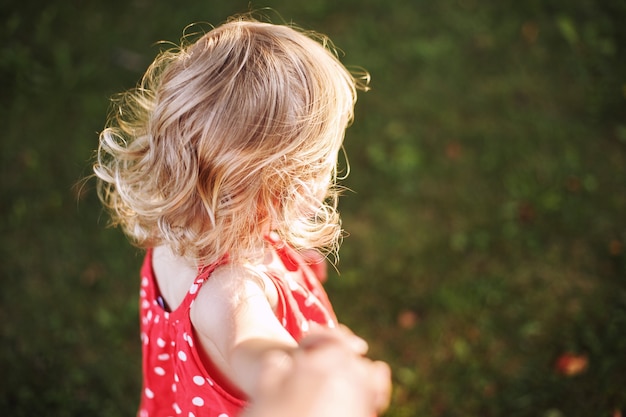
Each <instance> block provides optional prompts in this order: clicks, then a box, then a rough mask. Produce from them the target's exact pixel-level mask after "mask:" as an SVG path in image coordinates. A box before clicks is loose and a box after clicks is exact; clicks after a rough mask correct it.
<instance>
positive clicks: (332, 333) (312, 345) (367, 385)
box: [245, 329, 391, 417]
mask: <svg viewBox="0 0 626 417" xmlns="http://www.w3.org/2000/svg"><path fill="white" fill-rule="evenodd" d="M365 350H367V344H366V343H365V342H364V341H363V340H362V339H360V338H358V337H356V336H354V335H353V334H352V333H350V332H348V331H347V330H345V329H344V330H337V329H334V330H328V329H326V330H321V329H320V330H315V331H314V332H312V333H311V334H310V335H308V336H307V337H305V338H304V339H303V340H302V342H301V343H300V346H299V347H298V348H297V349H296V350H295V351H294V352H293V353H292V354H291V355H289V354H286V353H284V354H283V353H280V352H273V353H271V354H269V355H267V356H266V358H265V359H266V360H265V363H264V366H263V368H262V369H263V370H262V372H261V378H260V381H259V385H258V389H257V391H256V393H255V395H254V396H253V398H252V408H251V409H250V410H249V411H248V413H247V414H245V416H246V417H265V416H273V417H291V416H300V417H309V416H311V417H313V416H315V417H317V416H325V417H335V416H341V417H344V416H351V417H371V416H372V415H373V414H375V413H378V412H382V411H384V410H385V409H386V408H387V406H388V405H389V397H390V393H391V373H390V370H389V366H388V365H387V364H385V363H383V362H373V361H371V360H369V359H367V358H364V357H363V356H361V355H362V353H364V351H365Z"/></svg>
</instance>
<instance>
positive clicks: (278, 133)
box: [94, 18, 358, 262]
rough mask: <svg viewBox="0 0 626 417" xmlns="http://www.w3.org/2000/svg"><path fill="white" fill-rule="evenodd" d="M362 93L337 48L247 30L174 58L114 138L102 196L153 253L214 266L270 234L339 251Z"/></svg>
mask: <svg viewBox="0 0 626 417" xmlns="http://www.w3.org/2000/svg"><path fill="white" fill-rule="evenodd" d="M357 84H358V83H357V82H356V81H355V79H354V78H353V77H352V76H351V74H350V73H349V72H348V71H347V70H346V69H345V68H344V66H343V65H341V63H340V62H339V61H338V60H337V58H336V56H335V55H334V51H333V50H331V49H329V41H328V40H327V39H326V38H324V37H322V36H320V35H314V34H308V35H307V34H304V33H303V32H300V31H298V30H295V29H293V28H291V27H287V26H279V25H272V24H268V23H260V22H256V21H252V20H250V19H242V18H239V19H236V20H231V21H229V22H228V23H226V24H224V25H222V26H220V27H217V28H216V29H213V30H211V31H210V32H208V33H207V34H205V35H204V36H202V37H201V38H200V39H198V40H197V41H196V42H194V43H192V44H189V45H183V46H182V47H181V48H180V49H177V50H175V51H167V52H164V53H161V54H160V55H159V57H157V59H156V60H155V61H154V62H153V64H152V65H151V66H150V68H149V69H148V71H147V73H146V74H145V76H144V78H143V80H142V82H141V84H140V85H139V86H138V87H137V88H136V89H135V90H132V91H130V92H127V93H125V94H124V95H122V96H121V98H120V100H119V101H118V106H117V107H116V108H115V112H114V113H112V114H111V118H110V121H109V126H108V127H107V128H106V129H105V130H104V131H103V132H102V134H101V137H100V148H99V151H98V161H97V163H96V165H95V167H94V170H95V172H96V175H97V176H98V177H99V179H100V189H99V191H100V197H101V199H102V200H103V202H104V203H105V205H107V207H109V208H110V209H111V211H112V213H113V219H114V222H115V223H116V224H120V225H122V226H123V228H124V230H125V231H126V233H127V234H128V235H129V236H130V237H131V238H132V239H133V241H134V242H135V243H137V244H138V245H140V246H152V245H159V244H167V245H169V246H171V247H172V249H174V250H175V251H176V252H177V253H179V254H183V255H185V256H187V257H189V258H191V259H196V260H199V261H201V262H211V261H214V260H216V259H217V258H218V257H220V256H221V255H223V254H224V253H229V254H230V256H231V257H233V258H239V257H247V256H250V254H251V253H253V252H254V251H255V250H258V249H259V248H260V247H262V245H263V236H264V234H265V233H267V232H268V231H269V230H270V228H271V229H273V230H276V231H277V232H278V233H279V234H280V235H282V236H283V238H284V239H285V240H286V241H288V242H289V243H291V244H293V245H295V246H299V247H330V248H334V247H335V246H336V244H337V242H338V239H339V237H340V233H341V230H340V221H339V216H338V213H337V211H336V198H337V190H336V189H335V188H334V187H333V185H334V183H335V179H336V163H337V154H338V152H339V150H340V148H341V144H342V141H343V136H344V131H345V129H346V127H347V125H348V124H349V123H350V121H351V119H352V115H353V108H354V104H355V100H356V87H357Z"/></svg>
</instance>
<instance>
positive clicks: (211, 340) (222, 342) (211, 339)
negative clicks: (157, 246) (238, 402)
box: [191, 269, 297, 396]
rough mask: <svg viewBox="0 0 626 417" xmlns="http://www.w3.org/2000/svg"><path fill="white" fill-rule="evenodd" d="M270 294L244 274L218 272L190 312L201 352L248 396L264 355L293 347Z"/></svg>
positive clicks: (271, 288)
mask: <svg viewBox="0 0 626 417" xmlns="http://www.w3.org/2000/svg"><path fill="white" fill-rule="evenodd" d="M262 286H265V288H262ZM275 291H276V288H275V287H274V285H273V284H271V283H269V281H268V283H267V285H263V284H262V282H261V280H260V279H259V278H258V277H254V278H253V277H251V276H250V275H249V273H247V272H246V271H245V270H244V269H237V270H230V269H221V270H220V269H218V270H216V271H215V272H214V273H213V274H212V275H211V278H210V279H209V280H208V281H207V282H206V283H205V284H204V285H203V286H202V288H201V290H200V293H199V294H198V297H197V298H196V300H195V302H194V304H193V306H192V309H191V321H192V323H193V325H194V328H195V330H196V333H197V337H198V341H199V342H200V344H201V347H202V348H203V349H204V352H205V353H206V354H207V355H208V356H209V358H210V359H211V361H212V362H213V364H214V365H215V366H216V367H217V368H218V369H219V370H220V371H221V373H222V374H223V376H225V377H226V378H227V379H228V380H229V381H230V382H231V383H232V384H233V385H234V386H235V387H237V388H238V389H239V390H240V391H242V392H243V393H244V394H246V395H248V396H249V395H250V394H251V393H252V392H253V389H254V387H256V386H257V385H258V378H259V375H260V373H261V367H262V363H263V359H264V357H265V355H267V354H268V353H271V352H273V351H276V350H280V351H288V352H290V351H292V350H293V349H294V348H296V347H297V343H296V341H295V340H294V339H293V338H292V337H291V335H290V334H289V333H288V332H287V331H286V330H285V329H284V327H283V326H282V325H281V324H280V323H279V321H278V319H277V318H276V316H275V315H274V311H273V309H272V305H271V301H272V300H273V299H275V298H276V297H277V295H276V293H275Z"/></svg>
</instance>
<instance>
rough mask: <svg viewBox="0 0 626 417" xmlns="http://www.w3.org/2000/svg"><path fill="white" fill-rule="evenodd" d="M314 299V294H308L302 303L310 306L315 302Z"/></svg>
mask: <svg viewBox="0 0 626 417" xmlns="http://www.w3.org/2000/svg"><path fill="white" fill-rule="evenodd" d="M315 301H316V299H315V296H314V295H313V294H309V296H308V297H307V298H306V300H304V305H305V306H307V307H311V306H312V305H313V304H315Z"/></svg>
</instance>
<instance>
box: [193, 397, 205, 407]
mask: <svg viewBox="0 0 626 417" xmlns="http://www.w3.org/2000/svg"><path fill="white" fill-rule="evenodd" d="M191 403H192V404H193V405H195V406H197V407H202V406H203V405H204V400H203V399H202V398H200V397H193V399H192V400H191Z"/></svg>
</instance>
